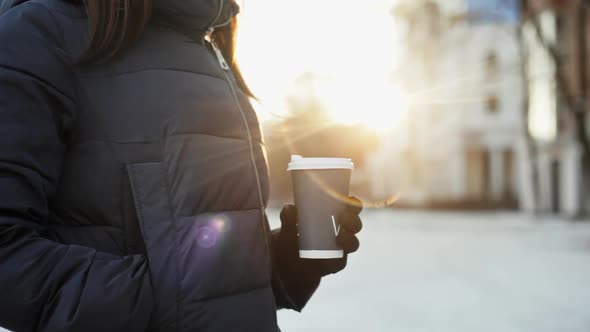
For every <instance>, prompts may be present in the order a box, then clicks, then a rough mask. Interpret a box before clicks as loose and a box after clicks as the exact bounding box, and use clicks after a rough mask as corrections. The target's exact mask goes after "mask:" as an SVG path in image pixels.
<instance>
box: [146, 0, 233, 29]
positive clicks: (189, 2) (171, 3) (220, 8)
mask: <svg viewBox="0 0 590 332" xmlns="http://www.w3.org/2000/svg"><path fill="white" fill-rule="evenodd" d="M239 9H240V8H239V6H238V5H237V4H236V2H235V1H233V0H154V1H153V14H154V18H155V19H157V20H159V21H163V22H165V23H166V24H168V25H171V26H172V27H174V28H178V29H180V30H181V31H184V32H188V33H190V34H193V35H195V34H204V33H206V32H207V30H209V29H210V28H215V27H220V26H224V25H226V24H228V23H229V21H230V20H231V18H232V17H234V16H235V15H237V14H238V12H239Z"/></svg>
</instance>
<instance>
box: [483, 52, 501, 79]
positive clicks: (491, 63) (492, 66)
mask: <svg viewBox="0 0 590 332" xmlns="http://www.w3.org/2000/svg"><path fill="white" fill-rule="evenodd" d="M485 67H486V68H485V71H486V76H487V79H492V78H494V77H496V75H497V73H498V57H497V56H496V53H494V52H490V53H488V55H487V56H486V59H485Z"/></svg>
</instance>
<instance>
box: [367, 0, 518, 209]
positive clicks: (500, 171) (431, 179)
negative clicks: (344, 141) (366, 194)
mask: <svg viewBox="0 0 590 332" xmlns="http://www.w3.org/2000/svg"><path fill="white" fill-rule="evenodd" d="M478 4H481V3H478ZM469 5H470V4H469V3H468V2H465V1H454V3H453V5H452V6H451V5H450V2H449V1H441V2H440V3H437V2H435V1H408V2H405V3H402V4H401V5H400V6H398V7H397V8H396V9H395V11H394V13H395V15H396V19H397V20H401V21H403V22H404V23H405V24H404V25H405V27H406V32H407V33H406V41H405V42H406V47H407V55H406V56H405V60H404V61H403V63H402V64H401V66H400V68H402V69H401V70H400V71H399V72H397V73H395V75H394V76H395V77H396V79H397V80H398V82H397V83H398V84H402V85H403V86H404V87H405V89H406V90H407V91H409V93H410V96H411V103H412V107H411V111H410V112H409V113H408V115H407V117H406V119H405V122H404V123H403V124H402V125H400V126H399V128H398V130H396V131H395V132H392V133H391V136H390V137H388V138H386V139H385V141H384V144H383V146H382V148H381V149H380V150H379V151H378V152H377V153H375V154H374V155H373V156H372V157H371V158H370V163H369V164H370V165H372V168H369V172H371V173H372V174H380V176H373V177H372V178H373V179H374V180H373V182H374V183H373V186H372V188H373V195H374V198H375V199H377V198H380V197H387V196H391V195H395V194H399V195H400V200H399V202H398V204H399V205H402V206H403V205H411V206H434V207H438V206H440V207H445V206H450V207H514V206H516V202H517V201H518V200H519V198H520V197H521V196H522V195H523V193H522V190H521V189H522V188H524V187H526V186H525V184H523V183H522V180H523V178H524V177H523V176H522V172H523V167H521V165H522V164H523V163H525V159H526V155H525V150H524V149H523V146H524V144H523V131H524V128H525V124H524V123H525V120H524V117H523V112H522V110H523V87H524V85H523V81H522V71H521V68H522V63H521V55H520V48H519V41H518V31H519V30H518V25H517V24H516V23H515V22H513V20H512V19H504V18H502V19H495V18H494V17H491V18H490V17H482V18H477V19H473V18H474V17H473V16H470V15H468V9H469ZM503 15H506V13H505V12H503ZM502 17H504V16H502ZM507 17H509V18H511V17H513V14H510V13H508V15H507Z"/></svg>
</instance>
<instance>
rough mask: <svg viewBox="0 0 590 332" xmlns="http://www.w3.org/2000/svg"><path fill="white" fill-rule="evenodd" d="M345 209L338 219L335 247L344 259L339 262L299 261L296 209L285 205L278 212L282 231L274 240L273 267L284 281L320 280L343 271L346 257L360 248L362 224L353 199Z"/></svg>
mask: <svg viewBox="0 0 590 332" xmlns="http://www.w3.org/2000/svg"><path fill="white" fill-rule="evenodd" d="M344 204H346V209H345V210H344V212H343V213H342V214H341V215H339V216H338V218H337V219H338V221H339V222H340V227H341V228H340V232H339V234H338V236H337V238H336V241H337V243H338V244H339V245H340V246H341V247H342V249H343V250H344V257H343V258H338V259H302V258H299V244H298V238H297V233H298V232H297V209H296V208H295V206H294V205H286V206H285V207H283V210H282V211H281V230H280V232H279V234H278V236H275V237H276V238H275V241H274V253H275V264H276V267H277V268H278V271H279V274H280V275H281V278H283V279H290V278H302V279H306V280H310V281H312V280H318V279H319V278H321V277H323V276H325V275H329V274H333V273H337V272H339V271H341V270H343V269H344V268H345V267H346V263H347V258H348V257H347V256H348V254H350V253H353V252H355V251H357V250H358V248H359V240H358V238H357V237H356V234H357V233H358V232H360V231H361V229H362V227H363V224H362V222H361V219H360V217H359V214H360V212H361V210H362V208H363V207H362V206H363V205H362V202H361V201H360V200H359V199H357V198H354V197H350V199H349V200H348V201H347V202H345V203H344Z"/></svg>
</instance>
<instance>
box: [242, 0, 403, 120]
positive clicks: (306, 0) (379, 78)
mask: <svg viewBox="0 0 590 332" xmlns="http://www.w3.org/2000/svg"><path fill="white" fill-rule="evenodd" d="M394 2H395V0H366V1H363V2H362V3H359V2H357V1H339V0H297V1H295V0H245V1H244V6H245V7H244V8H243V10H242V13H241V14H240V32H239V37H238V48H237V50H238V59H239V62H240V66H241V68H242V70H243V72H244V76H245V77H246V79H247V81H248V83H249V85H250V86H251V88H252V90H253V91H254V93H255V94H256V95H257V96H258V97H259V99H260V104H259V105H255V107H256V109H257V112H258V113H259V115H260V117H261V120H262V121H269V120H272V119H276V118H277V117H280V116H281V115H285V114H286V113H287V111H288V109H287V107H286V104H285V97H286V96H287V95H289V92H290V91H289V89H290V87H291V86H292V83H293V82H294V81H295V80H296V79H297V77H299V76H301V75H303V74H304V73H313V74H317V75H320V76H325V77H331V78H333V80H334V81H336V82H338V83H337V84H335V86H333V87H328V88H327V90H332V91H331V92H330V91H328V92H325V93H322V94H321V98H324V97H325V98H327V100H322V102H324V103H325V104H328V105H330V108H331V109H330V114H331V117H332V118H333V120H334V121H336V122H339V123H347V124H350V123H362V124H364V125H367V126H369V127H371V128H383V127H388V126H389V125H390V124H391V123H392V122H393V121H395V119H396V118H397V115H396V114H398V113H400V112H399V110H400V109H403V108H404V107H403V105H404V104H405V99H404V98H403V97H402V96H401V94H400V93H398V92H396V91H395V89H394V88H393V87H392V86H391V73H392V71H393V68H394V67H395V64H396V61H397V60H398V58H399V56H400V54H398V53H399V45H400V42H399V38H400V37H399V35H398V32H399V31H397V30H396V25H395V24H394V21H393V19H392V17H391V15H390V9H391V6H392V5H393V3H394ZM355 86H356V87H357V89H354V87H355ZM358 87H361V88H360V90H359V88H358ZM343 89H344V90H345V91H344V90H343ZM365 90H366V91H365ZM391 91H393V92H392V93H390V92H391ZM338 96H340V97H343V96H346V97H351V98H350V99H346V100H339V98H338ZM400 106H401V107H400Z"/></svg>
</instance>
